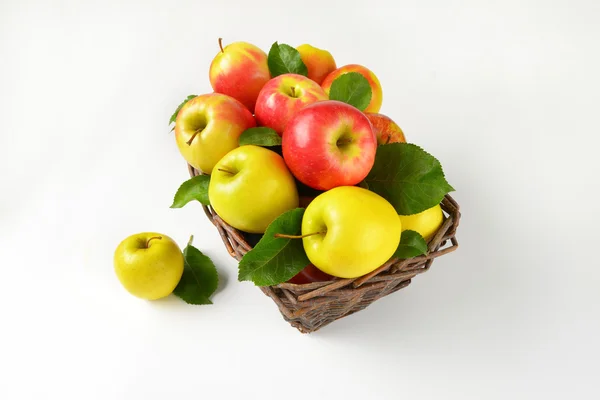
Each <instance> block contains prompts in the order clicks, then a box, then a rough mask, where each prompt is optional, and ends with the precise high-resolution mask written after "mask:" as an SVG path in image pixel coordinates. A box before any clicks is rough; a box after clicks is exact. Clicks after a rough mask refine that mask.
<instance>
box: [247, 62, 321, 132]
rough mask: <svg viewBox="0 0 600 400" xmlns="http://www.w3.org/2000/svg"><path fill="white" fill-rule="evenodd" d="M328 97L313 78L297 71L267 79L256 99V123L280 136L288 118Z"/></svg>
mask: <svg viewBox="0 0 600 400" xmlns="http://www.w3.org/2000/svg"><path fill="white" fill-rule="evenodd" d="M327 99H328V97H327V95H326V94H325V92H324V91H323V89H321V86H319V85H318V84H317V83H315V82H314V81H312V80H310V79H308V78H307V77H306V76H303V75H298V74H283V75H279V76H277V77H275V78H273V79H271V80H270V81H269V82H267V84H266V85H265V86H264V87H263V88H262V89H261V91H260V93H259V94H258V99H256V111H255V116H256V120H257V121H258V124H259V125H261V126H268V127H269V128H272V129H274V130H275V131H277V133H279V135H281V134H282V133H283V130H284V129H285V126H286V125H287V123H288V121H289V120H290V118H292V117H293V116H294V114H296V113H297V112H298V111H299V110H301V109H302V108H303V107H305V106H307V105H308V104H312V103H315V102H317V101H319V100H327Z"/></svg>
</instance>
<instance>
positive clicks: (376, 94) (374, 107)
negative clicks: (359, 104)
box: [321, 64, 383, 113]
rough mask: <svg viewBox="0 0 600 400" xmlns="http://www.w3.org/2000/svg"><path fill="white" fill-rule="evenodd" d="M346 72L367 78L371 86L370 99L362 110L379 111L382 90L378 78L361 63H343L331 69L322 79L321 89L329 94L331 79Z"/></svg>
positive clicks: (368, 111)
mask: <svg viewBox="0 0 600 400" xmlns="http://www.w3.org/2000/svg"><path fill="white" fill-rule="evenodd" d="M348 72H358V73H360V74H361V75H362V76H364V77H365V78H367V81H368V82H369V85H370V86H371V101H370V102H369V105H368V106H367V108H365V110H364V112H367V113H377V112H379V110H380V109H381V103H382V102H383V91H382V89H381V83H380V82H379V79H377V76H376V75H375V74H374V73H373V72H372V71H371V70H370V69H368V68H367V67H363V66H362V65H358V64H348V65H344V66H343V67H340V68H338V69H336V70H335V71H332V72H331V73H330V74H329V75H327V76H326V77H325V80H323V83H321V87H322V88H323V90H325V93H327V96H329V89H331V84H332V83H333V81H334V80H336V78H339V77H340V76H342V75H344V74H347V73H348Z"/></svg>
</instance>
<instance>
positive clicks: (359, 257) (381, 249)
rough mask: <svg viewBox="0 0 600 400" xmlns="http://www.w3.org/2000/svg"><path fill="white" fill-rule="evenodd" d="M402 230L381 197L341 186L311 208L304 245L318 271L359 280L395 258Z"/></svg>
mask: <svg viewBox="0 0 600 400" xmlns="http://www.w3.org/2000/svg"><path fill="white" fill-rule="evenodd" d="M401 229H402V224H401V222H400V217H399V216H398V214H396V210H395V209H394V207H393V206H392V205H391V204H390V203H389V202H388V201H387V200H385V199H384V198H383V197H381V196H379V195H378V194H376V193H374V192H371V191H369V190H367V189H363V188H360V187H357V186H339V187H336V188H334V189H331V190H328V191H327V192H324V193H322V194H320V195H319V196H317V197H316V198H315V199H314V200H313V201H312V202H311V203H310V204H309V205H308V207H307V208H306V211H305V212H304V216H303V218H302V236H303V238H302V241H303V245H304V250H305V251H306V255H307V256H308V259H309V260H310V262H311V263H312V264H313V265H314V266H315V267H317V268H319V269H320V270H321V271H323V272H325V273H327V274H329V275H333V276H337V277H340V278H356V277H359V276H362V275H365V274H368V273H369V272H371V271H373V270H374V269H376V268H378V267H380V266H381V265H383V264H384V263H385V262H386V261H388V260H389V259H390V258H391V257H392V255H393V254H394V252H395V251H396V249H397V248H398V244H399V243H400V233H401Z"/></svg>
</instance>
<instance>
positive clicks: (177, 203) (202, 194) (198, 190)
mask: <svg viewBox="0 0 600 400" xmlns="http://www.w3.org/2000/svg"><path fill="white" fill-rule="evenodd" d="M209 183H210V175H198V176H195V177H193V178H191V179H188V180H187V181H185V182H183V183H182V184H181V186H179V189H177V193H175V198H174V199H173V204H171V208H181V207H183V206H185V205H186V204H187V203H189V202H190V201H192V200H198V201H199V202H200V203H202V204H204V205H205V206H208V205H210V201H209V200H208V184H209Z"/></svg>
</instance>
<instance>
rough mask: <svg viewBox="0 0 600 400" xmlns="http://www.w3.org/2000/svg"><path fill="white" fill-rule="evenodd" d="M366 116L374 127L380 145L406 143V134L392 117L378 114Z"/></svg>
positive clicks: (367, 114)
mask: <svg viewBox="0 0 600 400" xmlns="http://www.w3.org/2000/svg"><path fill="white" fill-rule="evenodd" d="M365 115H366V116H367V118H369V121H371V124H372V125H373V130H374V131H375V135H376V136H377V143H378V144H387V143H406V138H405V137H404V132H402V129H400V127H399V126H398V124H397V123H395V122H394V121H393V120H392V119H391V118H390V117H388V116H387V115H383V114H376V113H366V114H365Z"/></svg>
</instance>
